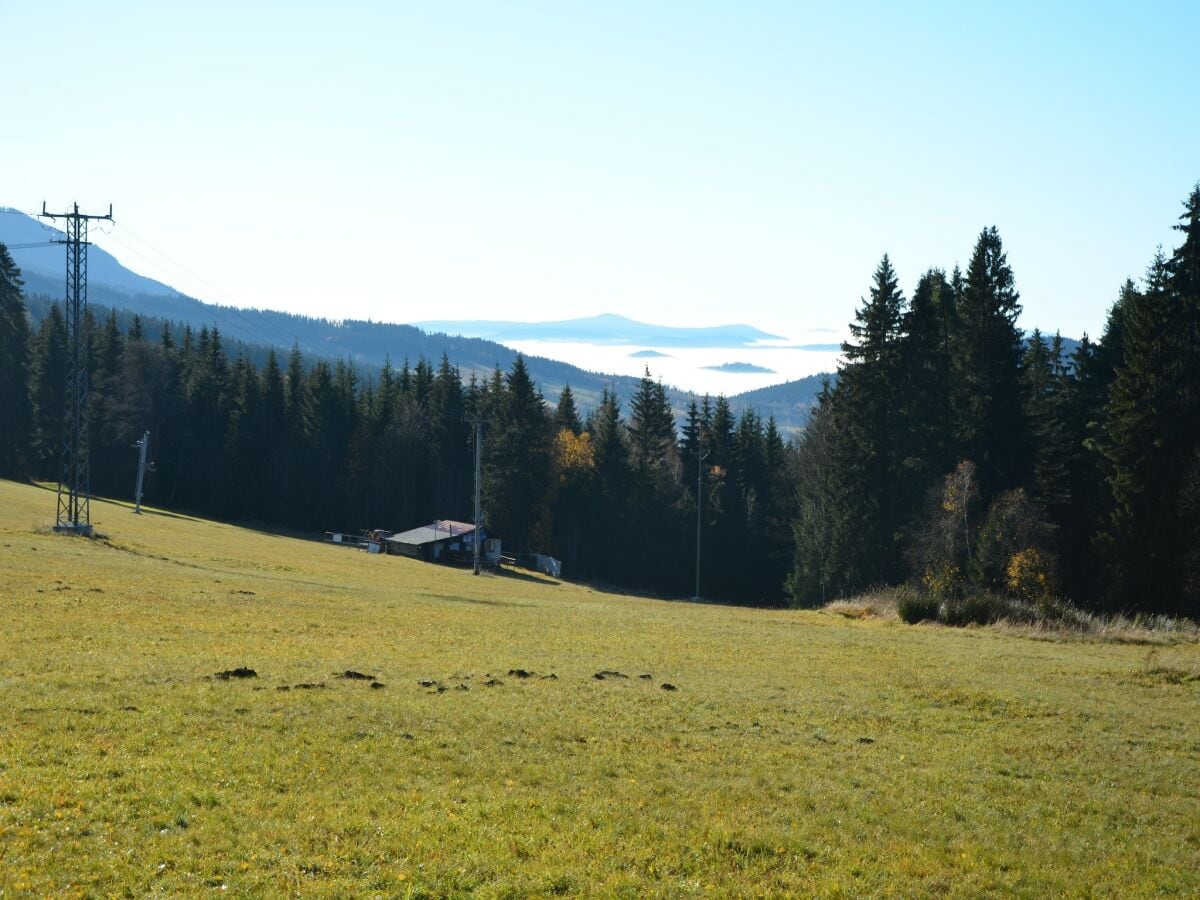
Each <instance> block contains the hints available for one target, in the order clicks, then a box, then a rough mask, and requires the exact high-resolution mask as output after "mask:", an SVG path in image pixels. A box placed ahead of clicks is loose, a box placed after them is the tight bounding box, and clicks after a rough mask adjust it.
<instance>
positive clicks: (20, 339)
mask: <svg viewBox="0 0 1200 900" xmlns="http://www.w3.org/2000/svg"><path fill="white" fill-rule="evenodd" d="M22 285H23V282H22V281H21V272H20V270H19V269H18V268H17V266H16V264H15V263H14V262H13V260H12V257H11V256H10V255H9V253H8V248H7V247H6V246H4V244H0V477H6V478H18V477H20V476H22V475H25V474H27V472H28V468H29V463H30V459H29V458H30V452H31V449H32V448H31V441H30V437H31V431H32V428H33V406H32V403H31V401H30V398H29V322H28V320H27V319H26V311H25V301H24V299H23V298H22V294H21V288H22Z"/></svg>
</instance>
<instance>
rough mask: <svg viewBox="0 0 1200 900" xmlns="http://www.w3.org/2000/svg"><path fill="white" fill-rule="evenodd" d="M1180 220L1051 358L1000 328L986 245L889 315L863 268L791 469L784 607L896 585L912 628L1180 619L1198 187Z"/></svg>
mask: <svg viewBox="0 0 1200 900" xmlns="http://www.w3.org/2000/svg"><path fill="white" fill-rule="evenodd" d="M1184 206H1185V209H1184V213H1183V215H1182V217H1181V220H1180V224H1179V225H1177V226H1176V227H1177V229H1178V230H1179V231H1180V232H1181V233H1182V236H1183V241H1182V243H1181V244H1180V246H1179V247H1178V249H1176V250H1175V251H1174V253H1173V254H1172V255H1171V256H1170V257H1167V256H1165V255H1164V254H1163V253H1162V251H1161V249H1160V250H1159V252H1158V253H1157V255H1156V256H1155V257H1154V259H1153V260H1152V262H1151V264H1150V266H1149V269H1148V270H1147V273H1146V276H1145V278H1144V280H1143V283H1142V284H1141V285H1137V284H1134V283H1133V282H1132V281H1127V282H1126V283H1125V284H1124V285H1123V286H1122V287H1121V289H1120V292H1119V294H1118V297H1117V300H1116V302H1115V303H1114V304H1113V305H1112V307H1111V308H1110V310H1109V313H1108V319H1107V323H1106V325H1105V328H1104V333H1103V335H1102V336H1101V339H1100V341H1099V342H1098V343H1093V342H1092V341H1090V340H1089V339H1088V338H1087V337H1086V336H1084V339H1083V340H1082V341H1081V342H1080V343H1079V346H1078V348H1077V349H1076V350H1075V351H1074V352H1073V353H1071V354H1070V355H1068V354H1067V353H1066V352H1065V350H1064V346H1063V341H1062V339H1061V338H1060V337H1059V336H1058V335H1055V336H1054V337H1052V338H1047V337H1046V336H1045V335H1042V334H1041V333H1039V332H1038V331H1034V332H1033V333H1032V334H1031V335H1028V336H1026V335H1025V334H1024V332H1022V331H1021V329H1020V328H1018V326H1017V319H1018V316H1019V314H1020V311H1021V306H1020V302H1019V295H1018V293H1017V290H1016V287H1015V280H1014V276H1013V272H1012V269H1011V267H1010V266H1009V264H1008V261H1007V257H1006V255H1005V252H1004V248H1003V245H1002V243H1001V240H1000V235H999V233H998V232H997V231H996V229H995V228H989V229H986V230H985V231H983V232H982V233H981V234H980V235H979V238H978V240H977V242H976V244H975V248H974V252H973V253H972V255H971V260H970V263H969V265H968V266H967V270H966V272H965V273H964V272H962V271H960V270H959V269H958V268H955V269H954V270H953V272H951V273H950V274H949V275H947V274H946V273H945V272H944V271H942V270H939V269H930V270H929V271H928V272H926V273H925V274H924V275H923V276H922V277H921V278H920V280H919V282H918V283H917V285H916V288H915V289H914V290H913V292H912V295H911V297H909V298H906V297H905V296H904V294H903V292H902V291H901V290H900V288H899V286H898V283H897V278H896V274H895V271H894V270H893V268H892V265H891V262H890V261H889V259H888V258H887V256H886V255H885V256H884V257H883V259H882V261H881V262H880V263H879V266H878V268H877V269H876V270H875V273H874V278H873V280H872V283H871V287H870V291H869V294H868V296H867V297H866V298H864V300H863V303H862V305H861V307H860V308H859V309H858V310H857V313H856V317H855V321H854V323H853V324H852V325H851V339H850V340H849V341H848V342H847V343H846V344H845V345H844V346H843V351H844V356H845V364H844V365H843V366H842V368H841V369H840V371H839V377H838V380H837V384H836V386H833V387H828V388H827V389H826V390H825V391H824V392H823V394H822V396H821V398H820V402H819V404H818V406H817V409H816V410H815V412H814V414H813V416H812V419H811V421H810V424H809V427H808V429H807V430H806V432H805V434H804V437H803V439H802V440H801V441H800V442H799V445H798V447H797V448H796V449H797V454H798V457H799V459H798V462H797V465H796V477H797V481H796V486H797V491H798V493H797V502H798V511H797V517H796V521H795V537H796V548H795V550H796V552H795V559H794V565H793V570H792V573H791V575H790V577H789V581H788V590H789V592H790V594H791V596H792V598H793V601H794V602H796V603H798V604H801V605H814V604H819V603H820V602H822V601H823V600H826V599H829V598H831V597H840V596H848V595H853V594H855V593H858V592H861V591H864V590H866V589H868V588H870V587H872V586H877V585H900V584H907V585H909V586H910V587H911V588H912V595H911V600H912V608H913V612H912V616H913V618H922V617H939V618H943V619H950V620H953V619H955V618H963V617H965V618H972V617H974V616H976V615H978V616H982V617H984V618H986V617H988V616H989V615H994V614H995V612H994V610H996V609H1004V607H1003V606H1002V605H1001V606H999V607H997V606H996V605H994V604H989V603H988V602H986V601H987V599H988V598H989V597H991V598H1001V599H1002V598H1005V597H1008V598H1017V599H1021V600H1025V601H1027V602H1028V603H1031V604H1034V605H1040V606H1042V607H1043V608H1044V609H1047V610H1052V609H1053V607H1054V606H1055V604H1057V603H1061V601H1062V598H1070V600H1071V601H1073V602H1074V603H1075V604H1077V605H1080V606H1084V607H1087V608H1090V609H1096V610H1103V611H1146V612H1162V613H1171V614H1187V615H1191V616H1196V615H1198V614H1200V187H1197V189H1196V190H1194V191H1193V192H1192V194H1191V195H1190V196H1189V197H1188V199H1187V200H1186V202H1185V204H1184ZM972 610H974V612H972ZM902 613H903V610H902Z"/></svg>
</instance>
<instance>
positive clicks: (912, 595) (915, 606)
mask: <svg viewBox="0 0 1200 900" xmlns="http://www.w3.org/2000/svg"><path fill="white" fill-rule="evenodd" d="M938 606H939V604H938V601H937V599H936V598H935V597H933V596H932V595H931V594H925V593H922V592H920V591H916V590H911V589H910V590H906V591H904V592H902V593H901V594H900V597H899V599H897V600H896V613H897V614H898V615H899V616H900V618H901V620H903V621H905V622H907V623H908V624H909V625H915V624H916V623H917V622H926V621H932V620H935V619H937V617H938Z"/></svg>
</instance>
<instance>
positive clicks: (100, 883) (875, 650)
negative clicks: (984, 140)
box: [0, 482, 1200, 896]
mask: <svg viewBox="0 0 1200 900" xmlns="http://www.w3.org/2000/svg"><path fill="white" fill-rule="evenodd" d="M53 506H54V498H53V495H52V494H50V493H48V492H46V491H43V490H39V489H37V488H32V487H27V486H18V485H15V484H12V483H10V482H0V622H2V623H3V625H2V631H0V697H2V698H3V703H2V704H0V895H3V896H9V895H19V894H22V892H23V891H30V892H32V893H36V894H38V895H44V894H51V893H53V894H60V893H65V894H69V893H71V891H72V890H74V889H76V888H78V889H79V890H80V891H81V892H82V893H84V894H95V895H107V894H110V893H117V894H119V893H122V892H126V891H127V892H130V893H131V894H135V895H141V894H146V893H157V894H161V895H178V894H180V893H184V894H188V893H201V892H209V891H212V890H213V889H214V888H218V889H219V888H220V886H221V885H227V886H228V889H229V891H231V892H234V893H235V894H244V893H276V892H278V893H284V892H296V891H303V892H304V893H305V894H315V895H321V894H323V893H324V894H328V895H330V896H345V895H347V894H354V895H358V894H364V893H365V894H369V893H371V892H373V891H378V892H379V893H381V894H385V895H396V894H404V893H405V892H412V893H414V894H417V895H420V894H421V893H422V892H423V891H424V892H428V893H429V894H432V895H441V894H446V893H450V894H454V893H467V892H477V893H479V894H483V895H503V894H510V895H523V894H551V893H575V892H579V893H601V894H620V893H624V894H627V895H630V896H634V895H645V894H661V895H670V896H678V895H683V894H688V893H692V892H695V893H701V892H709V891H715V892H717V893H722V892H724V893H729V894H738V895H742V894H752V893H768V894H783V893H787V892H795V893H797V894H803V895H811V894H837V893H846V894H863V893H870V892H900V893H905V894H919V893H935V892H936V893H944V892H947V891H949V892H952V893H958V894H970V895H975V894H979V893H982V892H1005V893H1009V892H1016V893H1023V894H1026V895H1030V896H1037V895H1045V894H1047V893H1068V894H1071V893H1074V894H1085V893H1086V894H1090V893H1106V894H1114V895H1128V894H1131V893H1152V892H1159V891H1176V892H1179V893H1183V894H1194V893H1196V892H1197V891H1200V863H1198V860H1200V765H1198V762H1200V714H1198V709H1200V680H1197V677H1196V676H1197V675H1198V674H1200V649H1198V648H1197V647H1196V646H1195V645H1181V646H1176V647H1166V648H1157V649H1148V648H1145V647H1135V646H1127V645H1126V646H1123V645H1107V644H1078V643H1071V644H1056V643H1050V642H1040V641H1030V640H1025V639H1021V638H1014V637H1008V636H1004V635H998V634H994V633H991V632H988V631H983V630H968V631H952V630H948V629H941V628H936V627H908V626H902V625H897V624H888V623H872V622H869V621H867V622H852V621H848V620H843V619H841V618H839V617H836V616H833V615H830V614H818V613H794V612H760V611H752V610H742V609H729V608H721V607H713V606H697V605H690V604H682V603H667V602H661V601H652V600H644V599H636V598H630V597H624V596H617V595H611V594H603V593H593V592H592V591H590V590H587V589H585V588H578V587H574V586H570V585H566V584H563V585H555V584H552V583H548V582H545V581H539V580H532V579H530V580H520V579H516V578H507V577H482V578H473V577H472V576H471V575H470V574H469V573H463V572H458V571H450V570H446V569H441V568H436V567H431V566H425V565H422V564H420V563H416V562H411V561H408V560H401V559H396V558H378V557H368V556H366V555H365V554H360V553H355V552H351V551H346V550H339V549H335V548H331V547H325V546H322V545H320V544H315V543H310V542H304V541H298V540H293V539H287V538H282V537H276V536H270V535H264V534H259V533H255V532H251V531H244V530H239V529H237V528H234V527H231V526H226V525H219V524H214V523H210V522H203V521H197V520H192V519H186V518H180V517H168V516H165V515H153V514H152V515H144V516H142V517H140V518H139V517H135V516H133V515H132V514H131V513H130V512H129V510H128V509H126V508H123V507H120V506H117V505H112V504H107V503H97V504H95V505H94V506H93V518H94V520H95V521H96V523H97V525H98V530H99V531H101V532H103V533H104V534H105V535H106V536H107V539H106V540H105V541H98V540H97V541H86V540H80V539H73V538H65V537H58V536H54V535H52V534H46V533H44V532H43V531H39V530H38V529H39V526H43V525H44V524H45V522H46V521H47V519H48V518H50V516H51V515H52V512H53ZM237 665H248V666H252V667H253V668H255V669H257V670H258V673H259V677H258V678H257V679H247V680H244V681H214V680H206V678H205V676H208V675H210V674H212V673H214V672H216V671H218V670H222V669H227V668H231V667H233V666H237ZM513 667H523V668H526V669H532V670H534V671H536V672H538V673H549V672H553V673H555V674H557V676H558V678H557V679H556V680H549V679H529V680H524V681H522V680H519V679H517V678H513V677H509V676H507V675H506V674H505V673H507V671H508V670H509V669H510V668H513ZM347 668H354V669H358V670H362V671H365V672H369V673H372V674H376V675H378V676H379V678H380V679H381V680H382V681H383V682H385V683H386V685H387V687H386V688H384V689H382V690H372V689H370V688H369V687H367V685H366V683H365V682H360V681H344V680H338V679H334V678H332V677H331V674H332V673H333V672H335V671H340V670H344V669H347ZM600 669H617V670H620V671H622V672H625V673H629V674H631V675H633V676H635V677H633V678H631V679H628V680H620V679H608V680H605V681H596V680H595V679H593V678H592V675H593V673H594V672H596V671H597V670H600ZM644 672H645V673H652V674H653V676H654V678H653V680H651V681H645V680H642V679H639V678H637V677H636V676H637V675H639V674H641V673H644ZM456 673H459V674H461V675H470V676H472V677H471V678H470V679H464V680H462V683H465V684H467V685H469V687H470V690H467V691H459V690H454V689H451V690H448V691H446V692H444V693H440V694H439V693H436V692H433V691H431V690H429V689H426V688H422V687H421V686H419V685H418V684H417V681H418V680H419V679H423V678H431V679H440V680H441V681H443V682H444V683H445V684H446V685H447V686H450V687H453V686H454V685H455V684H458V683H460V682H459V681H456V680H454V679H453V678H452V676H454V675H455V674H456ZM485 673H492V674H493V675H495V674H499V675H500V676H501V680H502V681H503V682H504V684H503V685H502V686H495V687H486V686H484V684H483V681H484V680H485ZM663 681H670V682H672V683H674V684H676V685H678V688H679V690H678V691H677V692H668V691H664V690H662V689H661V688H660V687H659V685H660V684H661V683H662V682H663ZM300 682H323V683H325V684H326V685H327V687H326V688H324V689H320V690H296V689H293V690H290V691H287V692H283V691H278V690H276V687H277V686H281V685H294V684H297V683H300ZM863 738H870V739H872V740H873V743H866V742H861V739H863ZM68 885H70V889H68Z"/></svg>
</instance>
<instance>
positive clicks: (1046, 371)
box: [1021, 329, 1071, 521]
mask: <svg viewBox="0 0 1200 900" xmlns="http://www.w3.org/2000/svg"><path fill="white" fill-rule="evenodd" d="M1021 368H1022V371H1021V378H1022V383H1023V385H1024V388H1025V390H1024V395H1025V396H1024V405H1025V428H1026V433H1027V434H1028V435H1029V437H1030V442H1031V450H1032V454H1031V455H1032V461H1033V462H1032V469H1031V471H1032V490H1031V491H1030V496H1031V497H1032V499H1033V500H1034V501H1035V502H1037V503H1039V504H1041V505H1042V506H1043V507H1045V509H1046V510H1047V511H1048V512H1049V514H1050V516H1051V518H1052V519H1053V520H1055V521H1059V520H1061V519H1062V518H1064V517H1065V516H1066V515H1067V510H1068V508H1069V504H1070V500H1071V485H1070V481H1069V479H1068V477H1067V466H1068V465H1069V463H1070V461H1071V450H1070V447H1069V445H1068V436H1067V432H1066V425H1067V421H1066V408H1065V406H1066V401H1067V381H1068V379H1069V377H1070V376H1069V375H1068V374H1067V372H1066V371H1065V369H1064V363H1063V359H1062V338H1061V337H1060V336H1059V335H1055V337H1054V341H1053V343H1052V345H1051V346H1050V347H1047V346H1046V341H1045V338H1043V336H1042V333H1041V331H1039V330H1037V329H1034V332H1033V334H1032V335H1030V337H1029V344H1028V346H1027V347H1026V349H1025V356H1024V362H1023V364H1022V367H1021Z"/></svg>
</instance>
